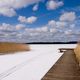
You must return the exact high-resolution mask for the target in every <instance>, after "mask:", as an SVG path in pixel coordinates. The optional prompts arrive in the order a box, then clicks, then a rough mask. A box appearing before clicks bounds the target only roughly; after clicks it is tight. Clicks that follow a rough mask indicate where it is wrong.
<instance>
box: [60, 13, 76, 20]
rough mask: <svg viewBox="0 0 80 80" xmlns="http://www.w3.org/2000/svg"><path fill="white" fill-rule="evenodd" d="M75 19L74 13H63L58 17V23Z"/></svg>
mask: <svg viewBox="0 0 80 80" xmlns="http://www.w3.org/2000/svg"><path fill="white" fill-rule="evenodd" d="M75 19H76V14H75V12H65V13H63V14H62V15H61V16H60V21H74V20H75Z"/></svg>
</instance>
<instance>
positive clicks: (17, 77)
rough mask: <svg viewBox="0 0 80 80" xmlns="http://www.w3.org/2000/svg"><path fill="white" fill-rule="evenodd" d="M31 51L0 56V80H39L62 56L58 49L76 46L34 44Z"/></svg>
mask: <svg viewBox="0 0 80 80" xmlns="http://www.w3.org/2000/svg"><path fill="white" fill-rule="evenodd" d="M30 47H31V51H29V52H18V53H16V54H12V55H1V56H0V80H41V79H42V77H43V76H44V75H45V74H46V73H47V72H48V70H49V69H50V68H51V67H52V66H53V65H54V64H55V63H56V62H57V60H58V59H59V58H60V57H61V56H62V55H63V53H59V51H58V48H74V47H76V44H60V45H59V44H45V45H44V44H41V45H40V44H36V45H30Z"/></svg>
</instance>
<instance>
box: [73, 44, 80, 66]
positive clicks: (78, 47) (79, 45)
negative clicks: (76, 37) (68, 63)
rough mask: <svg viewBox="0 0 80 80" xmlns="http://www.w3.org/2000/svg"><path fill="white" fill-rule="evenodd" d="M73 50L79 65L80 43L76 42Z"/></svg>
mask: <svg viewBox="0 0 80 80" xmlns="http://www.w3.org/2000/svg"><path fill="white" fill-rule="evenodd" d="M74 52H75V55H76V58H77V61H78V63H79V66H80V43H78V44H77V46H76V48H75V49H74Z"/></svg>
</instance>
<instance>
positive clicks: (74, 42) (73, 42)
mask: <svg viewBox="0 0 80 80" xmlns="http://www.w3.org/2000/svg"><path fill="white" fill-rule="evenodd" d="M76 43H77V41H72V42H30V43H26V44H76Z"/></svg>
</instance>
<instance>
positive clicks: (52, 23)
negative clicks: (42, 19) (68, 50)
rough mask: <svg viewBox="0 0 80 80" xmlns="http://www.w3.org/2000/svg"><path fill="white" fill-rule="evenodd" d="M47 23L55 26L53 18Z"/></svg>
mask: <svg viewBox="0 0 80 80" xmlns="http://www.w3.org/2000/svg"><path fill="white" fill-rule="evenodd" d="M48 25H49V26H51V27H56V21H55V20H50V21H49V22H48Z"/></svg>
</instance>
